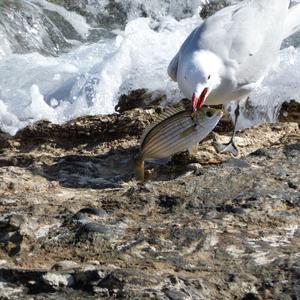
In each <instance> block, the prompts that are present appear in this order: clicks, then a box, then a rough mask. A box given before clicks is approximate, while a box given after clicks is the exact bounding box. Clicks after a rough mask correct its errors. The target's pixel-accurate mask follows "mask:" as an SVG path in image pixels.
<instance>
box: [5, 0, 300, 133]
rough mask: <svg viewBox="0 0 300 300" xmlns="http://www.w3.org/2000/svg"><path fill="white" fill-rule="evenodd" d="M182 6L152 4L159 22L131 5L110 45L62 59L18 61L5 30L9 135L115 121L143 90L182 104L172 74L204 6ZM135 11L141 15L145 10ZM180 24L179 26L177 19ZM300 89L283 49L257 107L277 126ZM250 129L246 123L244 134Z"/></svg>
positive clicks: (297, 71) (290, 52) (79, 21)
mask: <svg viewBox="0 0 300 300" xmlns="http://www.w3.org/2000/svg"><path fill="white" fill-rule="evenodd" d="M34 2H36V3H40V6H41V7H43V8H45V7H47V10H48V11H52V12H53V11H54V12H55V13H57V14H59V15H60V16H61V17H63V18H64V19H65V21H66V22H68V23H69V24H70V25H71V26H72V27H73V29H74V30H76V31H77V33H78V35H80V36H81V38H84V37H86V36H87V35H88V32H89V30H92V28H91V25H88V22H87V20H86V19H85V18H84V17H82V16H79V15H77V14H76V13H75V12H72V13H71V14H68V11H67V10H66V9H64V8H62V7H60V6H58V5H53V4H50V3H48V2H47V1H46V0H35V1H34ZM129 2H130V1H127V2H126V3H129ZM146 2H147V1H146ZM146 2H145V3H146ZM182 2H184V1H179V0H178V1H175V2H174V3H173V5H171V6H168V9H167V8H166V6H163V5H162V4H165V3H166V2H164V1H160V0H157V1H151V2H149V3H148V2H147V3H148V6H146V8H147V9H146V10H148V11H151V12H153V14H155V13H156V15H155V17H152V18H140V17H137V16H135V13H134V12H136V11H137V10H136V9H133V7H135V6H132V5H131V8H130V13H129V14H128V20H129V21H128V22H127V25H126V27H125V29H124V30H123V29H122V28H121V27H120V28H119V29H115V30H114V31H112V35H113V36H114V37H113V38H105V37H103V38H101V39H100V40H98V41H97V42H95V43H92V44H88V43H87V42H85V43H82V42H81V43H79V42H74V41H71V42H72V44H76V43H77V44H80V45H79V46H77V47H75V48H73V49H72V50H70V51H68V52H67V53H61V54H60V55H59V56H58V57H53V56H43V55H42V54H39V53H37V52H33V53H27V54H16V53H15V52H16V51H14V49H12V46H11V45H10V43H9V40H8V39H7V38H6V36H5V33H3V31H2V32H1V30H0V74H1V77H0V128H1V130H3V131H6V132H8V133H10V134H15V133H16V131H17V130H18V129H20V128H23V127H24V126H26V125H28V124H30V123H33V122H35V121H38V120H41V119H46V120H49V121H52V122H55V123H63V122H66V121H68V120H70V119H72V118H74V117H77V116H82V115H91V114H106V113H112V112H114V107H115V105H116V104H117V101H118V97H119V96H120V94H122V93H127V92H128V91H130V90H133V89H137V88H147V89H149V90H153V91H155V90H162V91H165V92H166V94H167V96H168V101H170V102H172V101H176V100H179V99H180V97H181V94H180V92H179V90H178V88H177V85H176V83H173V82H171V80H170V79H169V78H168V76H167V72H166V70H167V66H168V63H169V61H170V60H171V58H172V57H173V55H174V54H175V53H176V52H177V50H178V48H179V47H180V45H181V43H182V42H183V40H184V39H185V37H186V36H187V35H188V34H189V33H190V32H191V31H192V29H193V28H194V27H195V26H197V25H198V24H200V22H201V19H200V18H199V15H198V13H197V11H198V9H197V8H198V5H199V2H201V1H196V0H195V1H186V2H185V3H186V6H187V7H189V8H190V11H191V13H190V14H187V15H185V13H184V12H183V11H182V10H178V9H176V7H178V6H179V4H178V3H182ZM130 3H131V4H132V3H133V4H135V5H136V7H138V4H140V3H142V2H138V1H131V2H130ZM160 5H161V8H162V9H161V10H160V9H159V8H160ZM176 5H178V6H176ZM180 7H181V8H182V6H180ZM159 11H163V14H158V13H157V12H159ZM149 14H150V13H149ZM167 14H171V15H167ZM150 15H151V14H150ZM189 15H190V16H189ZM180 16H181V20H179V21H177V20H176V19H175V17H176V18H177V19H180ZM74 22H75V24H74ZM0 29H1V28H0ZM68 41H69V40H68ZM299 81H300V50H299V49H295V48H294V47H290V48H288V49H283V50H282V51H281V53H280V57H279V62H278V64H277V65H276V66H275V67H274V70H273V71H272V72H271V73H270V74H269V76H268V77H267V78H266V79H265V81H264V82H263V83H262V86H261V88H259V89H258V90H257V91H256V92H254V93H253V95H252V97H251V99H252V101H253V102H254V103H257V104H258V103H259V105H260V108H259V109H260V110H264V111H268V118H267V119H269V120H271V121H272V120H273V119H274V114H273V111H274V109H273V108H274V107H275V106H276V105H277V104H278V103H281V102H283V101H285V100H289V99H291V98H294V99H298V100H300V97H299V95H300V85H299V84H298V83H299ZM266 108H267V110H266ZM255 122H256V121H255ZM252 123H253V122H252ZM252 123H251V124H252ZM249 124H250V123H249ZM249 124H248V123H246V121H245V120H244V121H243V124H242V125H241V126H242V127H243V126H248V125H249Z"/></svg>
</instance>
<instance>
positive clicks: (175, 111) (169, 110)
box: [156, 106, 184, 123]
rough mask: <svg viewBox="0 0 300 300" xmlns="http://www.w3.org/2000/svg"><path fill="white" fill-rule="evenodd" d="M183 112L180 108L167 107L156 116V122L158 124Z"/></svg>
mask: <svg viewBox="0 0 300 300" xmlns="http://www.w3.org/2000/svg"><path fill="white" fill-rule="evenodd" d="M183 110H184V109H183V108H182V107H174V106H169V107H167V108H166V109H165V110H164V111H163V112H162V113H161V114H160V115H159V116H158V118H157V120H156V122H157V123H159V122H161V121H163V120H165V119H167V118H169V117H171V116H173V115H175V114H178V113H180V112H182V111H183Z"/></svg>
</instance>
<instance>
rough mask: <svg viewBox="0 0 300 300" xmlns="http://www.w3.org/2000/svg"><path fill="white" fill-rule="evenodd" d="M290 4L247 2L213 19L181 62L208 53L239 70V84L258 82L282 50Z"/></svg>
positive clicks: (187, 47) (185, 47) (190, 43)
mask: <svg viewBox="0 0 300 300" xmlns="http://www.w3.org/2000/svg"><path fill="white" fill-rule="evenodd" d="M289 1H290V0H245V1H243V2H241V3H238V4H236V5H233V6H230V7H227V8H224V9H222V10H220V11H219V12H217V13H216V14H214V15H213V16H211V17H209V18H208V19H207V20H206V21H205V22H204V23H202V24H201V25H200V26H199V27H197V28H196V29H195V30H194V31H193V32H192V33H191V34H190V36H189V37H188V38H187V40H186V41H185V43H184V44H183V45H182V47H181V49H180V50H179V53H178V56H179V59H180V58H181V57H182V56H186V57H187V56H189V55H191V54H192V53H193V52H194V51H197V50H200V49H204V50H210V51H212V52H213V53H215V54H217V55H218V56H219V57H220V58H221V59H222V61H223V62H224V63H225V64H227V66H228V65H229V66H232V67H233V68H234V69H235V76H236V78H237V79H238V82H239V84H247V83H251V82H256V81H257V80H259V79H260V78H261V77H262V76H263V75H264V73H265V72H266V70H267V68H268V66H269V65H270V64H271V63H272V62H273V61H274V56H275V55H276V54H277V50H278V49H279V48H280V45H281V42H282V39H283V34H284V23H285V19H286V16H287V13H288V7H289Z"/></svg>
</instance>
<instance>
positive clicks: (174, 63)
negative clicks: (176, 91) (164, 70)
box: [168, 53, 179, 81]
mask: <svg viewBox="0 0 300 300" xmlns="http://www.w3.org/2000/svg"><path fill="white" fill-rule="evenodd" d="M178 56H179V54H178V53H177V54H176V55H175V56H174V58H173V59H172V60H171V62H170V64H169V66H168V74H169V76H170V77H171V78H172V80H174V81H177V69H178Z"/></svg>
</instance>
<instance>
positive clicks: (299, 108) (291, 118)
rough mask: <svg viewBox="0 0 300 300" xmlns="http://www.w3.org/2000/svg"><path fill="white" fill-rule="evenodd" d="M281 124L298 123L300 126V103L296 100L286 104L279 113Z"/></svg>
mask: <svg viewBox="0 0 300 300" xmlns="http://www.w3.org/2000/svg"><path fill="white" fill-rule="evenodd" d="M278 120H279V121H280V122H296V123H298V125H300V103H299V102H296V101H295V100H291V101H289V102H284V103H283V104H282V106H281V108H280V110H279V113H278Z"/></svg>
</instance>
